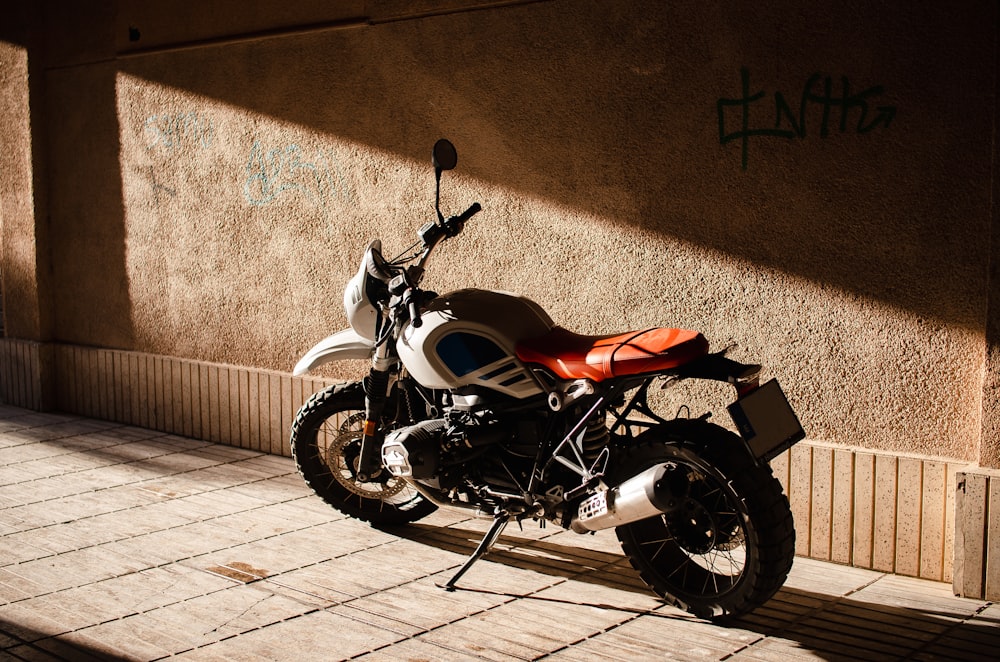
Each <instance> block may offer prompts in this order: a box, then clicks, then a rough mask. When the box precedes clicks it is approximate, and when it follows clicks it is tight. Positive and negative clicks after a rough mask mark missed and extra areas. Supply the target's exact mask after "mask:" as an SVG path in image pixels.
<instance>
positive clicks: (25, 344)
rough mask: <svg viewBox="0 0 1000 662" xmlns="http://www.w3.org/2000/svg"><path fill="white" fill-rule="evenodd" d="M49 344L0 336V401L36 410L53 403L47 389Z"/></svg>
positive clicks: (50, 356)
mask: <svg viewBox="0 0 1000 662" xmlns="http://www.w3.org/2000/svg"><path fill="white" fill-rule="evenodd" d="M51 370H52V345H47V344H44V343H38V342H31V341H27V340H10V339H7V338H0V402H4V403H7V404H10V405H14V406H16V407H25V408H26V409H34V410H36V411H44V410H47V409H51V408H52V407H53V405H54V403H53V401H52V397H51V391H50V390H48V389H44V388H43V385H47V383H48V382H50V381H51V380H49V379H46V378H45V374H46V373H47V372H49V371H51Z"/></svg>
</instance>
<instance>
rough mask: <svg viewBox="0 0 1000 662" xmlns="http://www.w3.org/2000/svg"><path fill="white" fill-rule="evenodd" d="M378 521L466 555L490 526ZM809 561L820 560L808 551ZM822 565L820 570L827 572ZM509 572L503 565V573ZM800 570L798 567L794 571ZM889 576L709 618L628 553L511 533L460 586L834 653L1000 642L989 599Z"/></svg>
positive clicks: (969, 650)
mask: <svg viewBox="0 0 1000 662" xmlns="http://www.w3.org/2000/svg"><path fill="white" fill-rule="evenodd" d="M380 528H383V529H384V530H385V531H387V532H391V533H392V534H394V535H396V536H398V537H400V538H405V539H407V540H410V541H413V542H417V543H420V544H423V545H428V546H431V547H435V548H437V549H441V550H446V551H449V552H454V553H456V554H459V555H462V556H463V557H467V556H468V555H470V554H472V552H473V551H474V550H475V548H476V546H477V545H478V543H479V541H480V539H481V538H482V535H483V533H482V532H481V531H479V530H473V529H465V528H460V527H456V526H451V527H444V528H442V527H438V526H431V525H424V524H419V523H417V524H410V525H407V526H401V527H380ZM603 535H605V536H607V535H611V538H610V541H609V542H610V544H611V545H614V544H615V543H616V541H615V539H614V534H613V533H610V532H604V533H603ZM797 562H800V560H798V559H797ZM486 563H494V564H502V565H503V566H506V567H507V568H510V569H519V570H524V571H527V572H528V573H532V574H533V576H534V581H533V582H531V581H529V582H527V583H524V582H518V581H517V580H516V579H513V578H511V582H510V584H511V587H510V588H509V589H508V588H496V581H495V580H493V581H490V579H488V578H487V577H486V576H484V575H487V574H489V573H482V574H480V581H479V582H478V584H477V579H476V575H477V568H481V564H482V565H485V564H486ZM801 563H803V564H808V563H817V562H811V561H808V560H801ZM823 571H824V568H819V569H818V572H820V573H822V572H823ZM813 572H816V570H808V571H807V573H806V574H805V575H804V583H814V582H813V581H812V576H811V574H810V573H813ZM511 574H512V573H505V575H504V577H505V579H506V578H509V577H511ZM537 574H541V575H545V576H547V577H548V578H551V579H552V580H553V581H544V582H542V585H543V588H539V582H538V578H537ZM795 575H796V571H795V570H793V577H794V576H795ZM876 576H878V577H882V575H876ZM447 578H448V573H447V572H445V573H442V574H441V578H440V581H441V582H444V581H447ZM885 581H886V582H888V584H889V586H888V587H887V588H886V589H883V590H874V589H872V590H870V591H866V590H865V588H867V587H861V588H857V589H854V590H851V591H848V592H846V594H841V593H838V592H837V591H836V590H832V591H831V592H829V593H824V592H822V590H806V589H803V588H800V587H797V586H788V585H786V586H785V587H783V588H782V589H781V590H779V591H778V593H777V594H776V595H775V596H774V597H773V598H772V599H771V600H770V601H769V602H767V603H766V604H764V605H763V606H761V607H759V608H758V609H757V610H755V611H754V612H752V613H750V614H748V615H745V616H742V617H739V618H733V619H725V620H720V621H713V622H707V621H703V620H700V619H697V618H696V617H694V616H692V615H690V614H688V613H686V612H683V611H681V610H679V609H676V608H674V607H672V606H670V605H668V604H666V603H664V602H662V601H661V600H659V599H658V598H656V596H654V595H653V594H652V592H651V591H650V589H649V588H648V587H647V586H646V585H645V584H644V583H643V582H642V580H641V579H640V577H639V575H638V573H637V572H636V571H635V570H633V569H632V567H631V566H630V565H629V563H628V560H627V559H626V558H625V557H624V556H623V555H622V554H614V553H609V552H606V551H599V550H595V549H593V548H588V547H583V546H575V545H566V544H561V543H559V542H553V541H551V540H546V539H542V540H536V539H532V538H526V537H525V538H522V537H514V536H506V535H505V536H501V537H500V539H499V540H498V541H497V543H496V545H495V546H494V548H493V549H492V550H491V551H490V553H489V554H488V555H487V556H486V557H484V558H483V559H482V560H481V561H480V562H479V563H478V564H477V565H475V566H473V568H472V569H471V570H470V571H469V573H468V574H467V575H465V576H464V577H463V578H462V581H460V582H459V583H458V584H457V586H456V587H455V588H456V590H457V591H462V592H472V593H481V594H489V595H496V596H502V597H509V598H512V599H517V600H531V601H534V602H536V603H543V604H551V605H552V606H553V609H558V606H559V605H561V604H562V605H573V606H582V607H590V608H595V609H605V610H617V611H620V612H624V613H625V614H627V615H628V616H626V620H628V621H632V620H635V619H642V620H644V621H647V623H648V624H650V625H651V626H652V624H651V623H649V621H650V620H660V621H661V622H663V623H664V625H665V626H667V627H671V628H673V627H677V626H680V627H683V628H689V627H690V628H694V629H695V630H697V632H698V633H701V634H703V635H704V634H707V635H708V636H711V635H710V630H711V629H712V628H721V629H723V630H724V631H728V634H726V633H725V632H720V633H719V636H720V637H722V638H724V639H727V640H731V639H733V638H734V637H735V638H736V639H737V640H738V641H740V642H742V643H743V648H741V649H740V650H744V649H750V648H754V647H757V646H762V645H766V646H778V647H779V648H783V649H788V650H797V651H808V653H809V654H810V655H812V656H815V657H817V658H820V659H827V660H847V659H851V660H855V659H873V660H903V659H911V658H912V657H913V656H914V655H917V654H922V655H928V656H930V657H932V658H942V659H983V658H982V656H983V655H986V656H987V657H989V656H991V655H992V654H993V653H992V652H995V651H996V650H997V647H1000V615H998V612H997V611H996V609H995V607H990V605H989V603H984V605H986V606H985V607H982V608H980V609H979V610H978V611H976V612H974V613H968V612H963V611H962V608H964V609H966V610H967V609H968V603H966V604H965V605H963V606H962V607H960V608H957V609H956V608H952V607H953V605H945V604H942V600H941V598H940V597H939V596H936V595H929V596H927V597H926V599H920V600H918V602H917V603H914V604H913V605H911V606H904V605H903V602H905V600H902V599H897V598H896V597H895V594H894V590H895V589H894V588H893V582H894V579H893V578H892V577H887V578H885ZM562 583H572V584H574V586H573V590H572V591H565V590H563V591H549V590H547V589H548V588H551V587H555V586H558V585H559V584H562ZM799 583H803V577H800V578H799ZM815 583H821V582H820V581H816V582H815ZM518 584H520V586H518ZM927 584H928V587H930V589H929V590H931V591H939V590H941V589H940V586H939V585H936V584H932V583H930V582H928V583H927ZM588 587H590V588H588ZM519 588H524V589H525V590H518V589H519ZM567 596H571V597H567ZM919 597H920V596H918V598H919ZM654 627H655V626H654ZM788 647H791V648H790V649H789V648H788ZM990 651H992V652H990ZM748 652H749V651H748ZM988 652H989V654H987V653H988ZM733 654H735V653H730V654H727V655H725V656H724V657H730V655H733ZM751 656H752V654H751Z"/></svg>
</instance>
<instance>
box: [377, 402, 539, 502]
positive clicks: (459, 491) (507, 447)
mask: <svg viewBox="0 0 1000 662" xmlns="http://www.w3.org/2000/svg"><path fill="white" fill-rule="evenodd" d="M543 424H544V420H543V419H541V418H531V417H530V416H528V417H526V416H524V415H521V416H511V417H509V418H507V419H505V420H491V421H489V422H484V421H482V420H480V419H479V418H478V417H477V416H476V415H473V414H468V413H464V412H455V411H452V412H450V413H449V417H448V418H447V419H445V418H437V419H430V420H425V421H421V422H419V423H417V424H415V425H410V426H407V427H404V428H400V429H398V430H394V431H392V432H391V433H389V434H388V435H387V436H386V438H385V441H384V442H383V444H382V463H383V465H384V466H385V467H386V469H387V470H388V471H389V472H390V473H391V474H392V475H394V476H397V477H401V478H407V479H410V480H412V481H416V482H419V483H421V484H422V485H424V486H425V487H428V488H431V489H432V490H434V491H435V492H436V493H438V494H439V495H441V496H442V498H445V499H447V500H449V501H456V500H457V501H461V502H466V503H478V502H482V501H496V500H498V499H503V498H504V497H515V498H516V497H520V496H521V495H523V493H524V489H525V488H526V487H527V484H528V479H529V478H530V475H531V468H532V466H533V463H534V460H535V456H536V454H537V451H538V444H539V440H540V438H541V431H542V426H543ZM445 495H447V496H445Z"/></svg>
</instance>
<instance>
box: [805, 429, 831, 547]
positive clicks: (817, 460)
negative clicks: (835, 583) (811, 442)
mask: <svg viewBox="0 0 1000 662" xmlns="http://www.w3.org/2000/svg"><path fill="white" fill-rule="evenodd" d="M809 510H810V515H809V523H810V533H809V556H810V557H811V558H814V559H820V560H823V561H829V560H830V546H831V540H832V537H833V536H832V529H833V521H832V520H833V450H832V449H830V448H825V447H821V446H816V447H813V449H812V485H811V488H810V509H809Z"/></svg>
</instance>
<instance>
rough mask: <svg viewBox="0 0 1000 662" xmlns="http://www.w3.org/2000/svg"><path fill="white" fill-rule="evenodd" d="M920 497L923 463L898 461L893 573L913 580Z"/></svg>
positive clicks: (916, 568)
mask: <svg viewBox="0 0 1000 662" xmlns="http://www.w3.org/2000/svg"><path fill="white" fill-rule="evenodd" d="M922 495H923V462H922V461H921V460H918V459H914V458H907V457H902V458H899V460H898V474H897V488H896V550H895V553H896V561H895V572H896V573H898V574H900V575H907V576H909V577H916V576H917V575H919V574H920V533H921V531H920V529H921V522H920V514H921V498H922Z"/></svg>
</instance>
